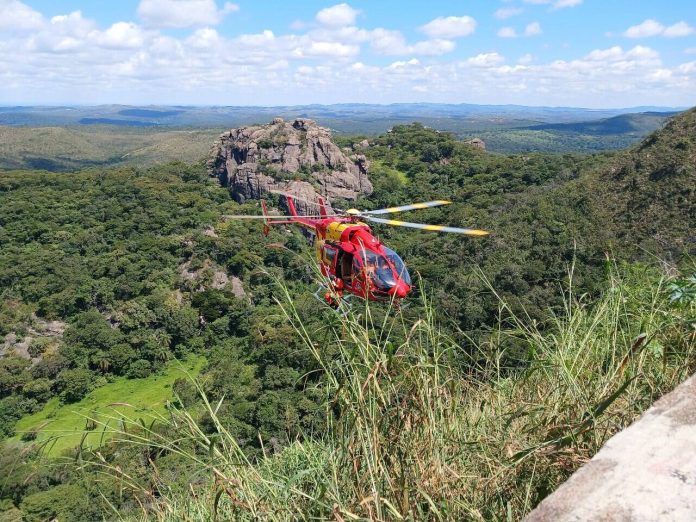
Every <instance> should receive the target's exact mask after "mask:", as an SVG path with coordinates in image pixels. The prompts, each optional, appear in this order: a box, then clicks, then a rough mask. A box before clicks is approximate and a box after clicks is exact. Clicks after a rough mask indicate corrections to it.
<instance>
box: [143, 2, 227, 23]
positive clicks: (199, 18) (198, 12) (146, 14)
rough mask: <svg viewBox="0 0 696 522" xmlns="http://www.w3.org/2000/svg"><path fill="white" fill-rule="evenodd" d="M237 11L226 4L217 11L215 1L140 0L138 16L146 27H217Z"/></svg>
mask: <svg viewBox="0 0 696 522" xmlns="http://www.w3.org/2000/svg"><path fill="white" fill-rule="evenodd" d="M237 10H239V6H238V5H237V4H233V3H230V2H226V3H225V4H224V6H223V7H222V9H218V6H217V4H216V2H215V0H140V4H139V5H138V16H139V17H140V18H141V20H142V21H143V23H144V24H145V25H146V26H148V27H153V28H160V27H161V28H164V27H203V26H206V25H217V24H219V23H220V22H221V21H222V19H223V18H224V17H225V15H227V14H228V13H232V12H234V11H237Z"/></svg>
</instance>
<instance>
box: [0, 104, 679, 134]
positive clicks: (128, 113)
mask: <svg viewBox="0 0 696 522" xmlns="http://www.w3.org/2000/svg"><path fill="white" fill-rule="evenodd" d="M679 110H681V109H680V108H674V107H633V108H628V109H583V108H573V107H526V106H522V105H473V104H437V103H395V104H390V105H373V104H353V103H348V104H336V105H296V106H275V107H236V106H228V107H224V106H209V107H191V106H147V107H136V106H126V105H99V106H91V107H90V106H72V107H69V106H65V107H39V106H34V107H32V106H26V107H23V106H22V107H0V125H25V126H41V125H42V126H54V125H89V124H110V125H124V126H137V127H141V126H179V127H236V126H239V125H247V124H250V123H266V122H267V121H270V119H272V118H274V117H276V116H281V117H283V118H286V119H290V118H296V117H304V118H312V119H316V120H317V121H318V122H319V123H321V124H322V125H325V126H328V127H331V128H332V129H334V130H336V131H338V132H347V133H355V132H362V133H368V134H374V133H379V132H384V131H386V130H388V129H389V128H390V127H392V126H393V125H394V124H396V123H402V122H411V121H414V120H417V121H421V122H423V123H424V124H426V125H431V126H433V127H436V128H440V127H441V126H443V125H444V127H445V130H454V131H457V130H464V129H466V130H476V129H491V128H500V127H504V128H511V127H517V128H519V127H529V126H532V125H538V124H545V123H549V124H559V123H575V122H581V121H592V120H598V119H602V118H611V117H614V116H619V115H622V114H634V113H645V112H656V113H663V112H676V111H679Z"/></svg>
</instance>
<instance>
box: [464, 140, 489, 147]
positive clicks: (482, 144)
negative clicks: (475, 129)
mask: <svg viewBox="0 0 696 522" xmlns="http://www.w3.org/2000/svg"><path fill="white" fill-rule="evenodd" d="M464 143H466V144H467V145H471V146H472V147H476V148H477V149H481V150H486V142H485V141H483V140H482V139H481V138H474V139H472V140H467V141H465V142H464Z"/></svg>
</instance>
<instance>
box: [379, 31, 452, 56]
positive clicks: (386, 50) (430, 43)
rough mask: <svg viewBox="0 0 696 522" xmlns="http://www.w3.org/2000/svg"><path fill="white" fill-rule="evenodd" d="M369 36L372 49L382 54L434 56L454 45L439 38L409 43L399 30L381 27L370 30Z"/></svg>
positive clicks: (450, 48) (443, 52) (449, 50)
mask: <svg viewBox="0 0 696 522" xmlns="http://www.w3.org/2000/svg"><path fill="white" fill-rule="evenodd" d="M369 38H370V45H371V47H372V49H373V50H374V51H375V52H376V53H377V54H383V55H399V54H412V55H413V54H417V55H430V56H436V55H441V54H446V53H449V52H451V51H453V50H454V48H455V47H456V44H455V43H454V42H453V41H451V40H446V39H441V38H435V39H432V40H424V41H421V42H416V43H415V44H413V45H409V44H407V43H406V38H405V37H404V35H403V34H401V32H400V31H392V30H389V29H382V28H378V29H375V30H374V31H372V32H371V33H370V36H369Z"/></svg>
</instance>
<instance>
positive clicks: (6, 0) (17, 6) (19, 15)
mask: <svg viewBox="0 0 696 522" xmlns="http://www.w3.org/2000/svg"><path fill="white" fill-rule="evenodd" d="M45 23H46V21H45V20H44V17H43V16H42V15H41V13H39V12H38V11H35V10H34V9H32V8H31V7H29V6H27V5H25V4H23V3H22V2H20V1H19V0H0V31H11V32H22V31H32V30H35V29H40V28H41V27H43V26H44V25H45Z"/></svg>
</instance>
